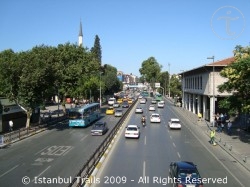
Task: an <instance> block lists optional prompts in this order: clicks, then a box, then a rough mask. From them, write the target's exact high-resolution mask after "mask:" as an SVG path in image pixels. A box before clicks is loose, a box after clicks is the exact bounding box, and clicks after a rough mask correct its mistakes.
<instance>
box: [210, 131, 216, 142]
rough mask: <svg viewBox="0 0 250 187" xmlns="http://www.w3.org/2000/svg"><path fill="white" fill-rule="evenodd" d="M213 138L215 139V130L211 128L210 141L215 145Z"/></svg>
mask: <svg viewBox="0 0 250 187" xmlns="http://www.w3.org/2000/svg"><path fill="white" fill-rule="evenodd" d="M214 140H215V130H212V131H211V132H210V143H211V144H213V145H216V143H215V141H214Z"/></svg>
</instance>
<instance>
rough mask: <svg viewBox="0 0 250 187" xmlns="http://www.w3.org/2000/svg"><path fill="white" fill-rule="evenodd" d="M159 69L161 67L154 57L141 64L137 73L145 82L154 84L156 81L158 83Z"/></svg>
mask: <svg viewBox="0 0 250 187" xmlns="http://www.w3.org/2000/svg"><path fill="white" fill-rule="evenodd" d="M161 68H162V66H161V65H160V64H159V63H158V62H157V60H156V59H155V58H154V57H149V58H148V59H147V60H144V61H143V62H142V65H141V68H140V69H139V72H140V74H141V75H142V76H143V77H144V78H145V80H146V81H147V82H154V83H155V82H156V81H159V76H160V72H161Z"/></svg>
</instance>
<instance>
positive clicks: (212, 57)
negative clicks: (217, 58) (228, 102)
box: [207, 56, 215, 127]
mask: <svg viewBox="0 0 250 187" xmlns="http://www.w3.org/2000/svg"><path fill="white" fill-rule="evenodd" d="M207 59H212V60H213V114H214V115H215V96H214V94H215V87H214V83H215V79H214V78H215V77H214V56H211V57H207ZM214 122H215V121H214V119H213V127H214V125H215V124H214Z"/></svg>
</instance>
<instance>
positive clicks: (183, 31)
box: [0, 0, 250, 76]
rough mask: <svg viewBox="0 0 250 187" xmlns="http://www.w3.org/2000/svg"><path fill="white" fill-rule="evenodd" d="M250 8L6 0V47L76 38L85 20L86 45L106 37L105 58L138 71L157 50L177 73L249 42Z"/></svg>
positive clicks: (179, 1) (0, 38) (1, 14)
mask: <svg viewBox="0 0 250 187" xmlns="http://www.w3.org/2000/svg"><path fill="white" fill-rule="evenodd" d="M249 10H250V1H245V0H239V1H236V0H219V1H198V0H189V1H185V0H176V1H170V0H120V1H117V0H107V1H101V0H92V1H87V2H86V1H81V0H75V1H69V0H53V1H50V0H40V1H39V0H37V1H34V0H22V1H16V0H8V1H7V0H3V1H1V2H0V25H1V29H0V51H3V50H6V49H12V50H14V51H15V52H19V51H27V50H30V49H32V48H33V47H35V46H37V45H42V44H44V45H48V46H57V45H58V44H65V43H67V42H69V43H71V44H78V34H79V29H80V21H81V22H82V32H83V46H84V47H88V48H89V49H90V48H91V47H92V46H93V45H94V39H95V35H98V36H99V38H100V44H101V47H102V64H110V65H112V66H114V67H116V68H117V70H118V71H123V72H124V73H127V74H130V73H132V74H134V75H137V76H140V73H139V68H140V67H141V63H142V62H143V61H144V60H147V59H148V58H149V57H151V56H152V57H155V59H156V60H157V62H158V63H159V64H161V65H162V66H163V68H162V71H169V67H170V73H171V74H177V73H180V72H181V70H185V71H187V70H190V69H193V68H196V67H199V66H202V65H204V64H209V63H211V62H212V60H211V59H210V60H209V59H207V57H211V56H215V61H218V60H223V59H225V58H229V57H232V56H233V50H234V48H235V46H236V45H242V46H244V47H245V46H248V45H250V27H249V24H250V21H249V20H250V11H249ZM168 64H170V66H168Z"/></svg>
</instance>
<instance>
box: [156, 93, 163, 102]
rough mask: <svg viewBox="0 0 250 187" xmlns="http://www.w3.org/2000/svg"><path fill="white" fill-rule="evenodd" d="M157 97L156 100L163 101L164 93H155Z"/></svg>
mask: <svg viewBox="0 0 250 187" xmlns="http://www.w3.org/2000/svg"><path fill="white" fill-rule="evenodd" d="M155 99H156V101H162V100H163V99H162V95H161V94H159V93H157V94H155Z"/></svg>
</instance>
